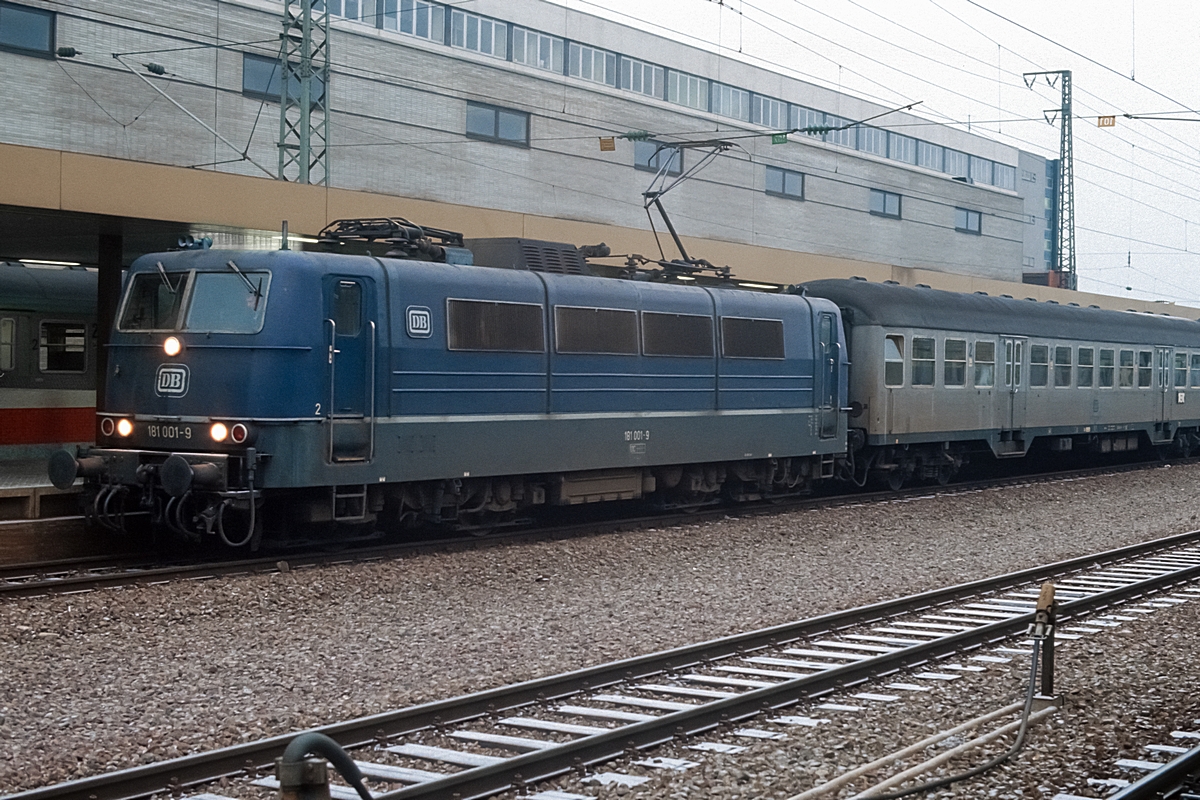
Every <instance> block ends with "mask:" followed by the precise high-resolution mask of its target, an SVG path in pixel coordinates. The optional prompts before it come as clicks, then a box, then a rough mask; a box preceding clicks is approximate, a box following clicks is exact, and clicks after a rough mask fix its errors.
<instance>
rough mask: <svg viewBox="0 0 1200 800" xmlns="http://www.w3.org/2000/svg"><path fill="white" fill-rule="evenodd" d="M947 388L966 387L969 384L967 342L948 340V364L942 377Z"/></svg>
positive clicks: (964, 340)
mask: <svg viewBox="0 0 1200 800" xmlns="http://www.w3.org/2000/svg"><path fill="white" fill-rule="evenodd" d="M942 382H943V383H944V384H945V385H946V386H965V385H966V384H967V340H966V339H947V340H946V363H945V370H944V373H943V375H942Z"/></svg>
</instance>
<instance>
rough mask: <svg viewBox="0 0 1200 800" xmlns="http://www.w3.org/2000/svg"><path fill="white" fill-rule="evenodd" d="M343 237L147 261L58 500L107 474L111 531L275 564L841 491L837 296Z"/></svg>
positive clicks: (555, 253) (391, 229)
mask: <svg viewBox="0 0 1200 800" xmlns="http://www.w3.org/2000/svg"><path fill="white" fill-rule="evenodd" d="M321 239H322V241H324V242H326V243H327V245H328V246H329V248H330V249H332V250H335V251H336V250H343V251H349V250H354V249H356V248H357V249H358V250H360V251H362V253H361V254H351V253H348V252H315V251H312V252H298V251H288V250H281V251H275V252H231V251H217V250H186V251H179V252H169V253H158V254H151V255H147V256H144V257H142V258H140V259H138V260H137V261H136V262H135V263H134V265H133V266H132V268H131V269H130V272H129V275H128V278H127V280H126V287H125V292H124V297H123V299H122V301H121V305H120V308H119V311H118V314H117V321H116V325H115V327H114V330H113V332H112V338H111V344H110V348H111V349H110V359H109V364H110V366H109V374H108V376H107V381H106V385H107V396H106V406H105V407H106V408H107V409H111V410H110V411H106V412H105V413H102V414H100V415H99V423H98V429H99V437H98V440H97V444H96V446H95V447H93V448H85V449H82V450H80V451H79V452H71V451H69V450H63V451H60V452H59V453H56V454H55V456H54V457H53V459H52V461H51V464H50V472H51V477H52V479H53V481H54V483H55V484H56V485H60V486H62V485H70V484H71V483H72V482H73V481H74V480H75V479H76V477H77V476H80V475H82V476H83V477H84V478H85V483H86V485H87V491H88V492H89V493H90V494H89V496H90V509H91V511H92V513H93V515H94V516H95V517H96V518H97V519H98V520H99V521H100V522H102V523H104V524H108V525H112V526H119V525H120V524H121V512H122V511H123V510H125V509H128V508H133V507H141V508H144V509H146V510H147V511H149V512H150V514H151V516H152V518H153V519H154V520H155V521H156V522H157V523H158V524H160V525H162V526H166V527H169V528H171V529H173V530H175V531H177V532H179V533H181V534H183V535H186V536H188V537H191V538H200V539H205V538H208V537H217V538H219V539H220V540H221V541H222V542H223V543H224V544H226V545H228V546H234V547H238V546H250V547H255V546H257V543H258V542H259V540H260V539H261V538H262V537H263V536H267V537H269V538H272V539H281V540H282V539H288V538H294V537H297V536H304V537H308V536H311V535H314V532H317V533H325V534H333V535H337V536H339V537H349V536H356V535H374V532H375V531H376V530H378V529H387V530H394V529H397V528H404V527H407V526H412V525H420V524H434V525H453V526H455V527H457V528H467V529H474V530H488V529H490V528H492V527H495V526H497V525H503V524H508V523H511V522H513V521H516V520H518V519H521V518H522V515H527V514H528V513H530V512H531V511H533V510H535V509H536V508H537V507H539V506H549V505H574V504H581V503H590V502H600V501H612V500H631V499H638V498H646V499H651V500H653V501H655V502H657V503H658V504H660V505H662V506H668V507H669V506H693V505H700V504H704V503H708V502H715V501H716V500H718V499H719V498H721V497H726V496H732V497H735V498H750V497H763V496H782V495H787V494H793V493H798V492H805V491H809V490H811V489H812V487H813V486H814V485H816V484H817V483H818V482H820V481H822V480H827V479H829V478H832V477H833V476H834V474H835V469H836V465H837V463H839V460H840V459H841V458H842V454H843V453H844V451H845V442H846V436H847V431H846V416H845V414H844V413H842V411H841V408H842V406H843V404H844V398H845V396H846V386H847V380H848V362H847V358H846V352H847V351H846V346H845V338H844V334H843V331H842V327H841V321H840V315H839V313H838V310H837V307H836V306H835V305H834V303H832V302H830V301H828V300H822V299H819V298H814V297H806V296H804V295H803V294H802V293H800V292H798V291H795V292H787V291H782V292H777V293H767V292H758V291H747V290H746V289H744V288H736V282H734V281H732V280H730V279H727V278H717V279H710V280H708V281H705V280H704V279H703V278H702V277H698V276H697V275H696V274H694V272H693V271H692V270H691V269H690V268H688V265H682V266H683V267H684V268H681V269H671V268H670V267H671V265H670V264H669V263H667V262H663V263H662V264H660V266H662V267H663V268H662V269H658V270H645V269H635V268H633V267H629V268H613V269H612V270H609V271H608V274H610V275H616V276H619V277H607V276H604V275H598V274H595V273H596V271H597V270H594V269H593V268H592V267H591V266H590V265H589V263H588V262H587V261H586V260H585V259H584V257H583V255H584V254H583V253H582V252H581V251H580V250H578V249H576V248H575V247H573V246H570V245H559V244H556V243H548V242H531V241H528V240H480V241H478V242H474V243H471V244H472V245H473V247H474V249H475V250H476V252H477V253H480V254H482V257H481V260H483V261H486V262H490V263H494V264H498V265H500V266H499V267H483V266H475V265H474V264H473V263H472V261H473V260H474V257H473V254H472V252H471V251H470V250H468V249H467V248H466V247H464V242H463V241H462V238H461V236H460V235H458V234H455V233H452V232H448V231H437V230H434V229H422V228H419V227H417V226H415V225H412V224H411V223H408V222H407V221H404V220H371V221H365V222H364V221H339V222H337V223H334V224H333V225H331V226H330V227H329V228H328V229H327V230H326V231H325V232H323V233H322V236H321ZM347 245H351V246H347ZM376 245H383V246H384V247H386V248H387V252H386V253H383V254H374V255H372V254H369V253H370V251H371V250H372V248H373V247H375V246H376ZM378 249H379V248H378V247H375V250H376V251H378ZM593 252H594V251H593ZM500 267H503V268H500Z"/></svg>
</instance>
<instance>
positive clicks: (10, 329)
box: [0, 318, 17, 373]
mask: <svg viewBox="0 0 1200 800" xmlns="http://www.w3.org/2000/svg"><path fill="white" fill-rule="evenodd" d="M16 342H17V321H16V320H15V319H12V318H6V319H0V373H4V372H8V371H9V370H11V369H15V368H16V363H17V359H16V346H17V345H16Z"/></svg>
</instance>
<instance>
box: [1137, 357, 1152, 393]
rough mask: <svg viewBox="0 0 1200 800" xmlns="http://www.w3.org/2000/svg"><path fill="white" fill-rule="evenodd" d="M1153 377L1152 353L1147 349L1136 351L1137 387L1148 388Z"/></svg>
mask: <svg viewBox="0 0 1200 800" xmlns="http://www.w3.org/2000/svg"><path fill="white" fill-rule="evenodd" d="M1153 379H1154V354H1153V353H1151V352H1150V351H1149V350H1139V351H1138V388H1139V389H1148V388H1149V387H1150V384H1151V383H1152V382H1153Z"/></svg>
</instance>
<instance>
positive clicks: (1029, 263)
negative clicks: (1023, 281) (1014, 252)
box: [1021, 256, 1037, 267]
mask: <svg viewBox="0 0 1200 800" xmlns="http://www.w3.org/2000/svg"><path fill="white" fill-rule="evenodd" d="M1036 261H1037V259H1036V258H1034V257H1033V256H1021V266H1022V267H1033V266H1034V263H1035V262H1036Z"/></svg>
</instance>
